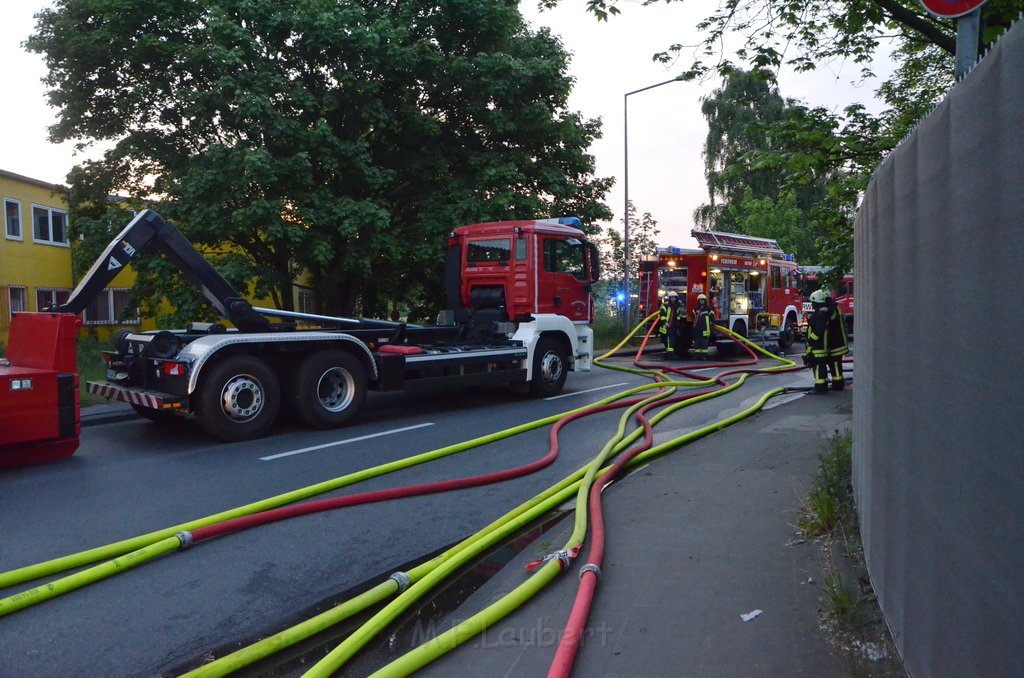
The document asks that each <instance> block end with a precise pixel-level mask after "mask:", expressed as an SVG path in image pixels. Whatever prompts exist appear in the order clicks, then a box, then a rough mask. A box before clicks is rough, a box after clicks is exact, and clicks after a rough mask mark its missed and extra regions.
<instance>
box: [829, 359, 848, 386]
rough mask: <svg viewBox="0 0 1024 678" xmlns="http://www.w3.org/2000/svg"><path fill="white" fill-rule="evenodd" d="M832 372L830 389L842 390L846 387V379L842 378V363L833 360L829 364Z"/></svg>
mask: <svg viewBox="0 0 1024 678" xmlns="http://www.w3.org/2000/svg"><path fill="white" fill-rule="evenodd" d="M830 369H831V372H832V375H831V376H832V386H831V388H832V390H833V391H842V390H843V389H844V388H845V387H846V379H844V378H843V364H842V363H841V362H838V361H836V362H833V363H832V364H831V365H830Z"/></svg>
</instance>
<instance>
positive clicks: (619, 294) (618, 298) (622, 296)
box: [615, 292, 626, 304]
mask: <svg viewBox="0 0 1024 678" xmlns="http://www.w3.org/2000/svg"><path fill="white" fill-rule="evenodd" d="M625 300H626V293H625V292H617V293H616V294H615V301H617V302H619V303H620V304H621V303H622V302H624V301H625Z"/></svg>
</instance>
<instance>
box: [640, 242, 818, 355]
mask: <svg viewBox="0 0 1024 678" xmlns="http://www.w3.org/2000/svg"><path fill="white" fill-rule="evenodd" d="M691 233H692V235H693V237H694V238H695V239H696V240H697V244H698V245H699V247H700V249H685V248H680V247H663V248H658V252H657V256H656V257H652V258H648V259H645V260H643V261H641V262H640V283H639V293H638V294H639V298H640V301H639V303H640V310H641V312H642V313H650V312H653V311H654V310H656V309H657V308H658V307H659V305H660V303H661V298H662V297H664V295H666V294H668V293H669V292H673V291H674V292H676V293H677V294H678V295H679V297H680V298H681V299H682V300H684V303H685V306H686V317H687V326H686V329H687V330H688V329H689V322H690V320H692V313H693V309H694V307H695V306H696V305H697V297H698V295H700V294H705V295H707V297H708V301H709V303H710V304H711V307H712V309H713V310H714V312H715V323H716V324H718V325H722V326H723V327H727V328H728V329H730V330H732V331H733V332H735V333H737V334H739V335H742V336H745V337H747V336H752V335H753V334H754V333H760V334H762V335H763V336H769V335H770V337H771V341H777V342H778V345H779V347H780V348H781V349H783V350H784V349H786V348H788V347H789V346H790V345H791V344H792V343H793V339H794V337H795V336H796V330H797V327H798V324H799V321H800V317H801V308H802V303H803V299H802V297H801V296H800V290H799V288H798V286H797V277H796V272H797V264H796V262H794V261H793V257H792V255H787V254H786V253H785V252H784V251H783V250H782V248H781V247H779V244H778V243H777V242H776V241H775V240H771V239H768V238H758V237H754V236H749V235H740V234H737V233H722V232H716V231H701V230H694V231H692V232H691ZM713 341H714V342H715V345H716V346H717V347H718V349H719V350H720V351H722V350H723V349H726V350H727V349H729V348H731V347H732V345H733V344H734V342H733V341H732V340H731V339H728V338H725V337H722V336H720V335H715V336H714V337H713Z"/></svg>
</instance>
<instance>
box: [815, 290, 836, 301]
mask: <svg viewBox="0 0 1024 678" xmlns="http://www.w3.org/2000/svg"><path fill="white" fill-rule="evenodd" d="M831 296H832V295H831V294H829V293H828V292H826V291H825V290H823V289H822V290H814V291H813V292H811V303H812V304H824V303H825V300H826V299H828V298H829V297H831Z"/></svg>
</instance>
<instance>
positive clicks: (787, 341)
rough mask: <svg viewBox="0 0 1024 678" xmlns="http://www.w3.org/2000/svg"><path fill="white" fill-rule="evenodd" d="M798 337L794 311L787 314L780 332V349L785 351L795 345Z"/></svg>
mask: <svg viewBox="0 0 1024 678" xmlns="http://www.w3.org/2000/svg"><path fill="white" fill-rule="evenodd" d="M795 338H796V316H794V315H793V314H792V313H790V314H789V315H787V316H786V322H784V323H782V330H781V331H780V332H779V350H780V351H785V350H786V349H788V348H789V347H790V346H792V345H793V340H794V339H795Z"/></svg>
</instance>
